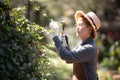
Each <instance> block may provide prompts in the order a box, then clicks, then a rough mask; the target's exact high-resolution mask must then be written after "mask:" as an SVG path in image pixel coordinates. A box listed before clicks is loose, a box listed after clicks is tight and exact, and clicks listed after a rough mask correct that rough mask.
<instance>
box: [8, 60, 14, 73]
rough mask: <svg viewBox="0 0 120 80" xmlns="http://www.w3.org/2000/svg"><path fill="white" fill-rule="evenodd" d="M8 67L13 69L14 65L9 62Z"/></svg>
mask: <svg viewBox="0 0 120 80" xmlns="http://www.w3.org/2000/svg"><path fill="white" fill-rule="evenodd" d="M7 68H8V69H9V70H10V71H11V70H12V69H13V66H12V64H11V63H10V62H7Z"/></svg>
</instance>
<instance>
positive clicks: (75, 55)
mask: <svg viewBox="0 0 120 80" xmlns="http://www.w3.org/2000/svg"><path fill="white" fill-rule="evenodd" d="M53 40H54V42H55V46H56V49H57V51H58V54H59V56H60V57H61V58H62V59H63V60H65V61H70V62H80V63H83V62H89V61H90V60H91V59H93V58H94V54H95V49H94V46H92V45H91V44H86V45H83V46H78V47H77V48H76V49H75V50H73V51H68V50H67V49H66V48H65V47H64V46H63V45H62V43H61V42H60V40H59V38H58V36H54V37H53Z"/></svg>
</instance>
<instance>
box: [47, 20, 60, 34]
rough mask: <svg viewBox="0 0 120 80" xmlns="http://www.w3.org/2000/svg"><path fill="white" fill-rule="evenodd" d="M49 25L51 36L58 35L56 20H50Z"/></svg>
mask: <svg viewBox="0 0 120 80" xmlns="http://www.w3.org/2000/svg"><path fill="white" fill-rule="evenodd" d="M49 27H50V29H52V30H53V32H52V36H54V35H58V33H59V26H58V23H57V22H56V21H53V20H52V21H51V22H50V23H49Z"/></svg>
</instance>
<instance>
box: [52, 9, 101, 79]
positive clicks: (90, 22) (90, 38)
mask: <svg viewBox="0 0 120 80" xmlns="http://www.w3.org/2000/svg"><path fill="white" fill-rule="evenodd" d="M75 20H76V36H78V37H79V38H80V41H81V42H80V43H78V44H77V46H76V47H75V48H74V49H73V50H72V51H69V50H67V49H66V48H65V47H64V46H63V45H62V43H61V41H60V39H59V37H58V35H55V36H54V37H53V41H54V42H55V46H56V49H57V51H58V54H59V56H60V57H61V58H62V59H63V60H65V61H69V62H73V63H78V64H80V65H81V66H80V67H81V71H79V70H77V67H76V68H75V67H74V73H73V80H98V76H97V58H98V51H97V47H96V44H95V41H94V39H95V38H96V36H97V32H96V31H97V30H98V29H99V28H100V26H101V22H100V20H99V18H98V17H97V16H96V14H95V13H94V12H89V13H87V14H85V13H84V12H83V11H80V10H79V11H77V12H76V13H75ZM53 29H54V30H57V28H56V27H54V28H53ZM57 32H58V31H57ZM57 32H55V34H56V33H57ZM76 66H77V64H76ZM75 71H78V73H77V72H75ZM81 73H82V74H81ZM79 74H81V75H79ZM83 76H84V78H82V77H83Z"/></svg>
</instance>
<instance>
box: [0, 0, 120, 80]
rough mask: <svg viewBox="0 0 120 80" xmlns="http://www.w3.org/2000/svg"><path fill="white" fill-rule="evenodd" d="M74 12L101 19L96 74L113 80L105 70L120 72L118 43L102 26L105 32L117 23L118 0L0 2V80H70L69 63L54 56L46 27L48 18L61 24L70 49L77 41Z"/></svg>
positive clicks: (14, 0) (119, 3)
mask: <svg viewBox="0 0 120 80" xmlns="http://www.w3.org/2000/svg"><path fill="white" fill-rule="evenodd" d="M111 5H112V6H111ZM76 10H83V11H84V12H88V11H94V12H95V13H96V14H97V15H98V16H99V18H100V19H101V21H102V28H101V29H100V30H99V31H98V37H97V39H96V43H97V46H98V48H99V66H98V74H99V76H100V80H113V79H112V76H111V74H110V72H107V70H111V69H112V70H115V71H117V72H120V64H119V61H120V54H119V53H120V41H119V40H114V39H112V38H110V36H109V35H108V33H107V32H109V31H107V30H106V24H103V23H104V21H106V22H108V23H110V26H109V27H108V30H109V28H111V29H113V28H112V27H111V26H113V23H112V22H113V21H116V20H118V22H119V21H120V17H119V16H120V1H119V0H104V1H101V0H84V1H83V0H0V34H1V35H0V37H1V39H0V74H1V75H0V79H2V80H6V79H7V78H8V79H7V80H16V79H17V80H19V79H22V80H24V79H27V80H28V79H30V80H71V77H72V64H66V63H65V62H64V61H62V60H61V59H60V58H59V56H58V55H57V54H56V51H55V48H54V46H53V43H51V41H52V40H51V36H50V35H49V31H48V24H49V22H50V20H51V19H54V20H56V21H58V22H60V21H65V23H66V27H65V32H66V33H67V34H68V35H69V41H70V46H71V49H73V48H74V46H75V45H76V44H77V42H78V41H79V38H77V37H76V36H75V25H74V24H75V20H74V13H75V11H76ZM117 30H118V29H117ZM117 30H116V31H117ZM118 32H119V31H118ZM118 37H119V36H118ZM74 40H76V41H74ZM11 72H13V74H10V73H11ZM103 73H105V74H106V75H102V74H103ZM10 76H11V77H10ZM3 77H4V78H3Z"/></svg>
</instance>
